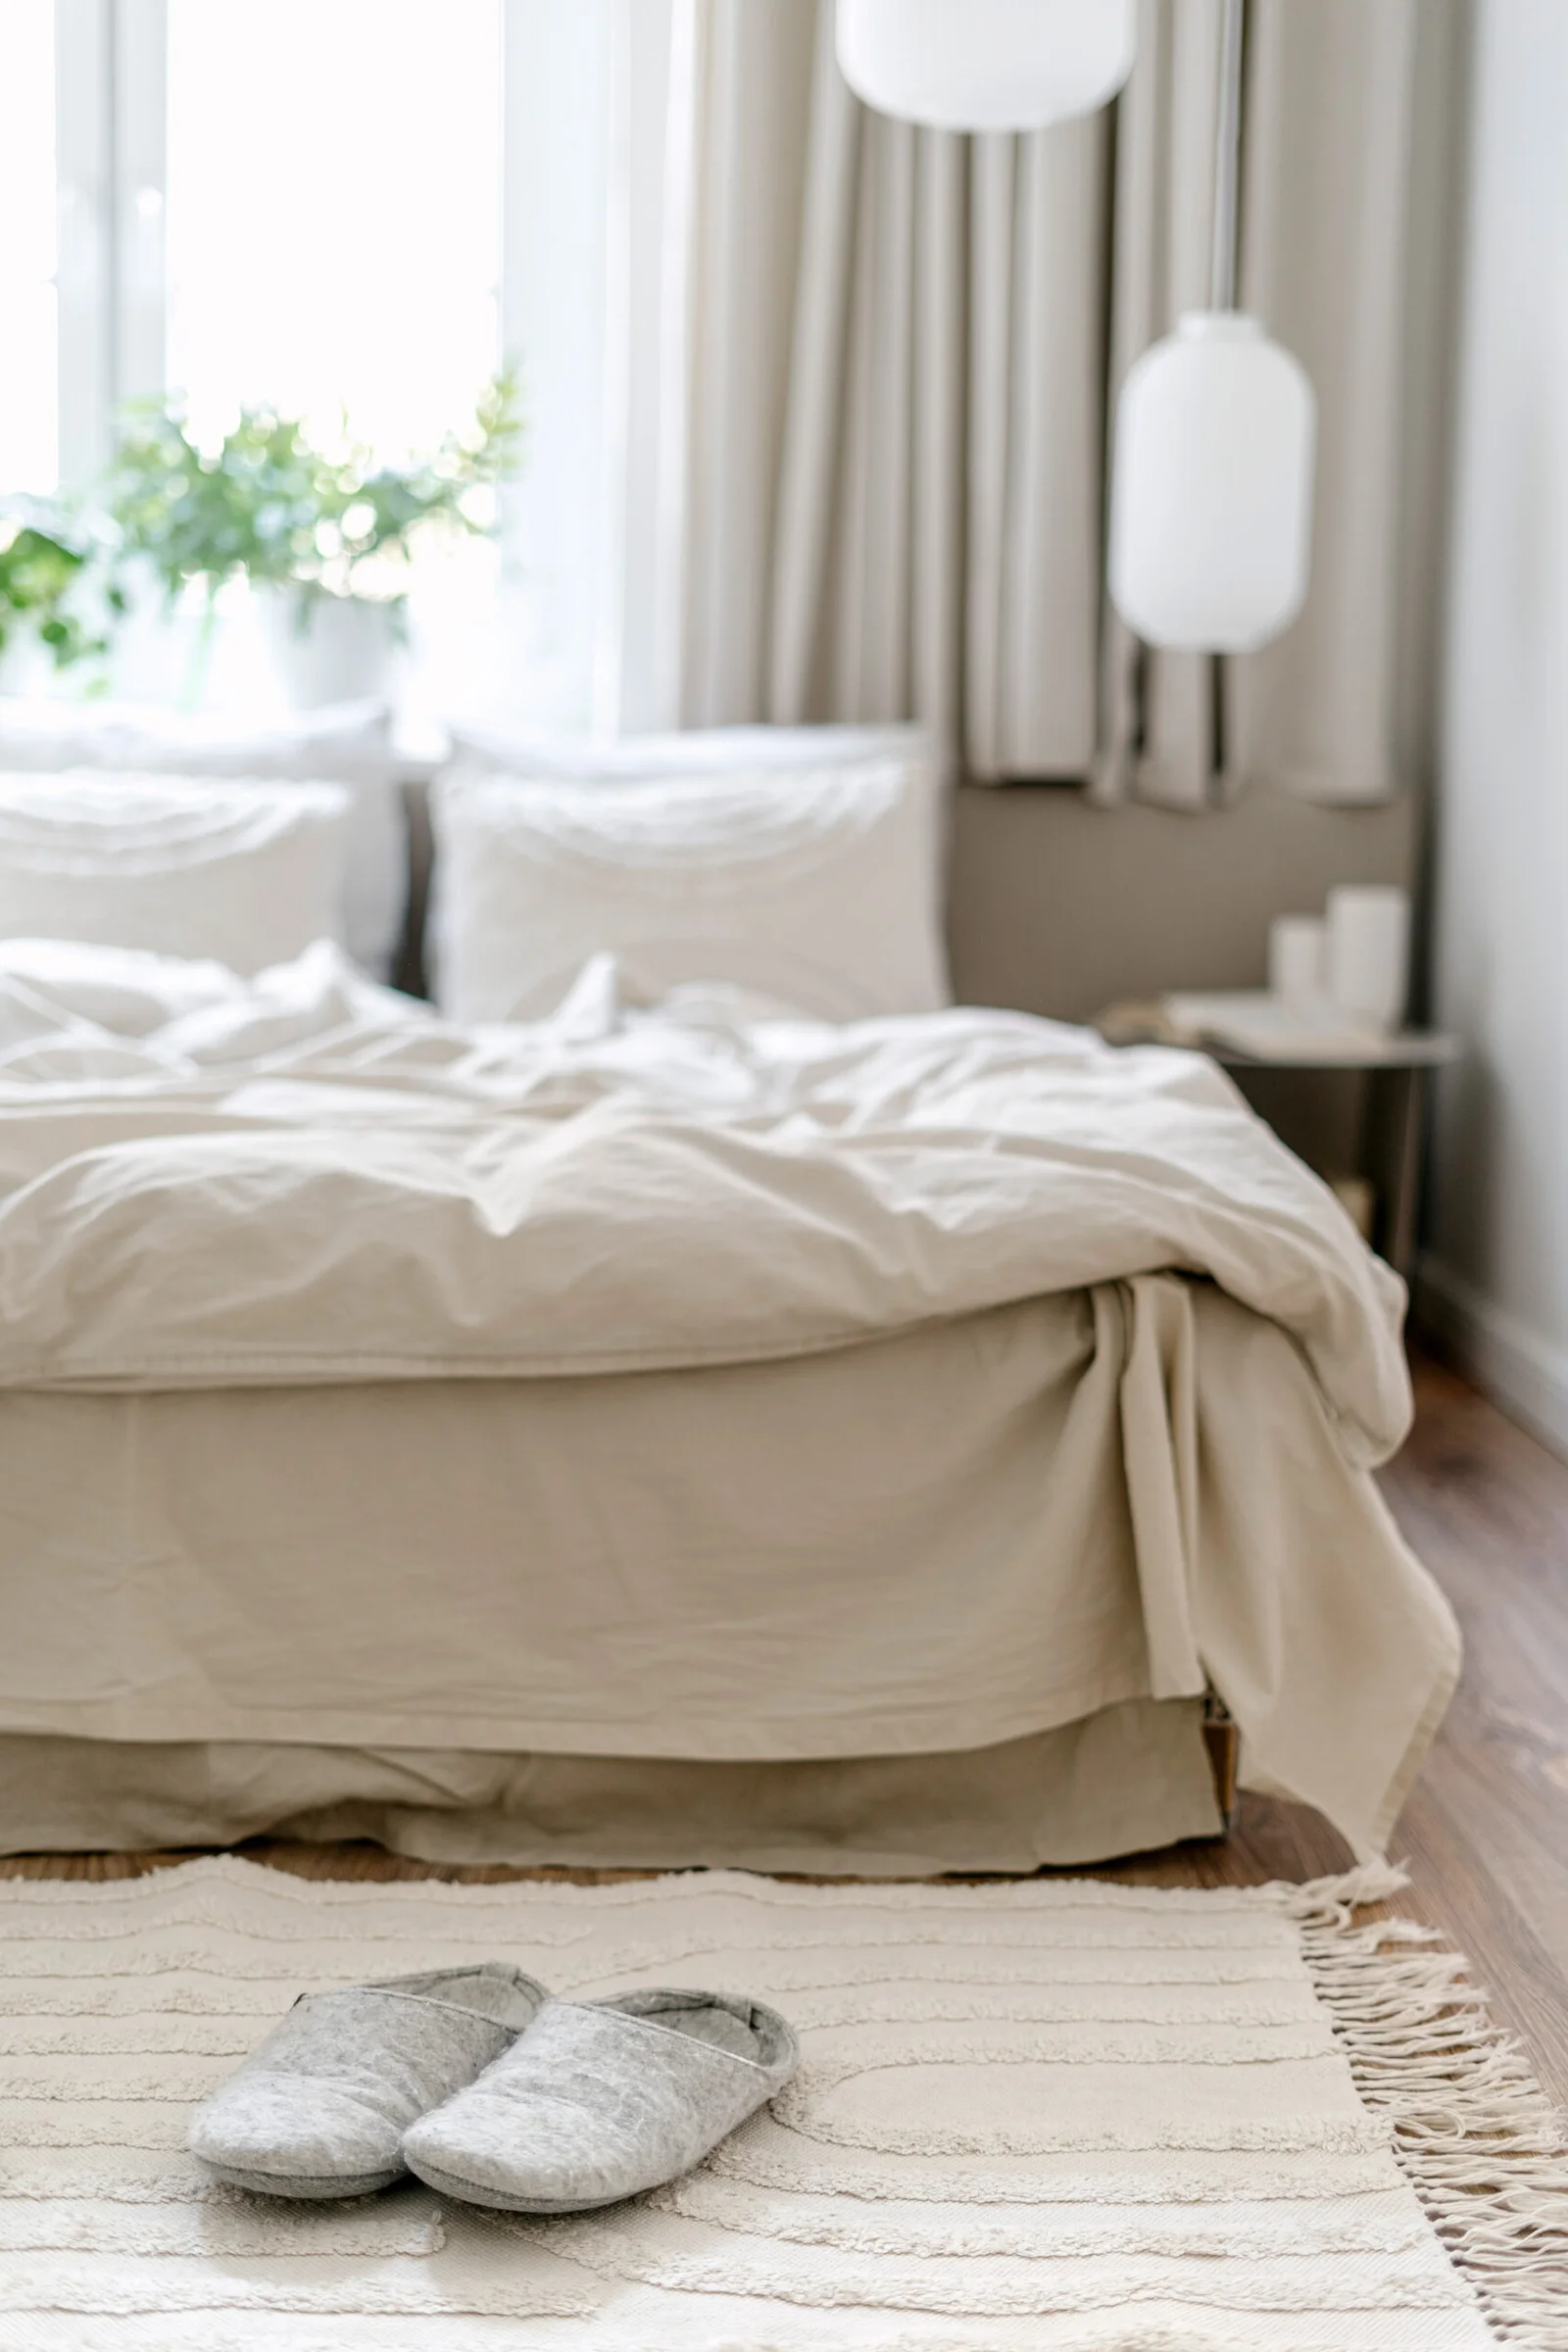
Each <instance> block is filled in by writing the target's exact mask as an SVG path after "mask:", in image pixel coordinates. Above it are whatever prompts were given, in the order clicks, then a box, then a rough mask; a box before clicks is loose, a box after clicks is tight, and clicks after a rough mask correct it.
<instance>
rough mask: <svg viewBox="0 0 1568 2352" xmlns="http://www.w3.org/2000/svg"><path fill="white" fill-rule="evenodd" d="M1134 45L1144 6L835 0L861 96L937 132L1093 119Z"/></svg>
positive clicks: (848, 69)
mask: <svg viewBox="0 0 1568 2352" xmlns="http://www.w3.org/2000/svg"><path fill="white" fill-rule="evenodd" d="M1136 45H1137V15H1136V0H838V52H839V66H840V68H841V70H842V72H843V74H844V78H845V80H846V81H847V82H848V83H849V85H850V87H851V89H852V90H854V91H855V93H856V95H857V97H859V98H863V99H864V100H865V103H866V105H867V106H874V107H875V108H876V110H877V112H878V113H879V114H883V115H896V116H898V117H899V118H900V119H901V120H902V121H904V122H907V123H928V124H930V125H931V126H932V127H933V128H935V129H938V130H1039V129H1042V128H1043V127H1044V126H1045V124H1046V123H1061V122H1064V121H1065V120H1066V119H1067V118H1068V117H1069V116H1071V115H1089V114H1093V113H1094V111H1095V109H1096V108H1097V107H1101V106H1103V105H1104V103H1105V101H1106V100H1107V99H1108V98H1113V97H1114V96H1115V94H1116V92H1117V91H1118V90H1119V89H1120V88H1121V85H1122V83H1123V82H1124V81H1125V80H1126V78H1127V76H1128V74H1129V73H1131V72H1132V66H1133V55H1134V51H1135V48H1136Z"/></svg>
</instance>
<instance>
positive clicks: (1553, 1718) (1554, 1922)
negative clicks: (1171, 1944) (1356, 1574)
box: [0, 1361, 1568, 2103]
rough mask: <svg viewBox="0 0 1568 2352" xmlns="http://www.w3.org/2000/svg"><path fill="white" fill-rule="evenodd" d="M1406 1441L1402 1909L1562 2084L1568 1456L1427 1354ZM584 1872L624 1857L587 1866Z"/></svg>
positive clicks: (1298, 1842) (323, 1850)
mask: <svg viewBox="0 0 1568 2352" xmlns="http://www.w3.org/2000/svg"><path fill="white" fill-rule="evenodd" d="M1416 1386H1417V1397H1418V1403H1419V1412H1418V1417H1417V1423H1416V1430H1415V1434H1414V1436H1413V1438H1412V1439H1411V1441H1410V1443H1409V1445H1408V1446H1406V1447H1405V1449H1404V1451H1403V1452H1402V1453H1401V1454H1400V1456H1399V1458H1398V1460H1397V1462H1396V1463H1395V1464H1394V1465H1393V1467H1392V1468H1391V1469H1389V1470H1388V1471H1387V1472H1385V1473H1384V1476H1383V1484H1384V1489H1385V1492H1386V1493H1387V1495H1388V1497H1389V1500H1390V1502H1391V1503H1392V1505H1393V1507H1394V1510H1395V1512H1396V1513H1397V1517H1398V1520H1399V1523H1400V1525H1401V1526H1402V1528H1403V1530H1404V1533H1405V1535H1406V1537H1407V1538H1408V1539H1409V1542H1410V1544H1412V1546H1413V1547H1414V1549H1415V1550H1416V1551H1417V1552H1418V1553H1419V1554H1420V1556H1421V1557H1422V1558H1423V1559H1424V1560H1425V1561H1426V1562H1427V1563H1428V1565H1429V1566H1430V1567H1431V1568H1432V1570H1433V1572H1434V1573H1435V1575H1436V1576H1437V1577H1438V1578H1439V1580H1440V1582H1441V1583H1442V1584H1443V1586H1444V1588H1445V1590H1446V1593H1448V1596H1449V1598H1450V1599H1451V1600H1452V1602H1453V1604H1454V1607H1455V1608H1456V1609H1457V1611H1458V1613H1459V1616H1460V1619H1461V1621H1462V1623H1463V1627H1464V1635H1465V1644H1466V1657H1467V1663H1466V1670H1465V1677H1464V1681H1463V1684H1462V1685H1461V1688H1460V1691H1459V1695H1458V1697H1457V1699H1456V1700H1455V1702H1454V1706H1453V1708H1452V1711H1451V1712H1450V1714H1449V1717H1448V1720H1447V1722H1446V1725H1445V1727H1444V1730H1443V1733H1442V1735H1441V1737H1440V1739H1439V1741H1438V1744H1437V1746H1436V1748H1435V1749H1434V1751H1433V1754H1432V1757H1431V1759H1430V1761H1429V1763H1428V1765H1427V1768H1426V1771H1425V1772H1424V1774H1423V1776H1422V1778H1421V1780H1420V1782H1419V1783H1418V1785H1417V1787H1416V1789H1415V1792H1414V1794H1413V1795H1412V1797H1411V1799H1410V1802H1409V1804H1408V1805H1407V1806H1406V1808H1405V1811H1404V1814H1403V1817H1402V1819H1401V1820H1400V1823H1399V1826H1398V1829H1397V1834H1396V1838H1395V1841H1394V1847H1393V1851H1394V1853H1395V1854H1396V1856H1397V1857H1398V1858H1401V1859H1405V1860H1407V1861H1408V1862H1409V1865H1410V1868H1411V1873H1412V1879H1413V1885H1412V1888H1411V1893H1410V1896H1409V1898H1408V1900H1407V1901H1406V1902H1405V1903H1403V1904H1401V1906H1400V1907H1401V1908H1405V1909H1409V1910H1411V1911H1412V1912H1414V1913H1415V1914H1416V1915H1418V1916H1420V1917H1422V1918H1425V1919H1428V1920H1430V1921H1432V1922H1433V1923H1434V1924H1435V1925H1437V1926H1439V1927H1441V1928H1443V1929H1444V1930H1446V1933H1447V1934H1448V1935H1449V1936H1451V1938H1452V1939H1453V1941H1454V1942H1455V1943H1456V1944H1457V1945H1459V1946H1460V1948H1461V1949H1463V1950H1464V1951H1466V1952H1468V1953H1469V1954H1470V1956H1471V1958H1472V1960H1473V1961H1474V1963H1475V1967H1476V1971H1477V1974H1478V1975H1479V1977H1480V1979H1481V1981H1482V1982H1483V1983H1485V1984H1487V1985H1490V1986H1491V1988H1492V1991H1493V1994H1494V1997H1495V2004H1496V2007H1497V2009H1498V2010H1499V2012H1500V2013H1501V2014H1502V2016H1503V2017H1504V2018H1505V2019H1506V2020H1507V2021H1508V2022H1509V2023H1510V2024H1512V2025H1513V2026H1514V2027H1515V2028H1516V2029H1517V2030H1518V2032H1519V2033H1520V2034H1522V2035H1523V2037H1524V2039H1525V2041H1526V2042H1527V2043H1528V2045H1529V2046H1530V2049H1531V2051H1532V2054H1533V2056H1534V2058H1535V2061H1536V2065H1537V2069H1538V2071H1539V2073H1540V2075H1541V2078H1542V2080H1543V2082H1545V2083H1546V2084H1547V2085H1548V2086H1549V2088H1550V2089H1551V2090H1552V2091H1553V2093H1554V2094H1555V2096H1556V2097H1557V2098H1559V2099H1560V2100H1563V2101H1564V2102H1565V2103H1568V1465H1565V1464H1564V1463H1562V1462H1560V1461H1558V1460H1557V1459H1556V1457H1555V1456H1554V1455H1552V1454H1550V1453H1548V1452H1547V1451H1546V1450H1545V1449H1544V1447H1543V1446H1538V1445H1537V1444H1536V1443H1535V1442H1534V1441H1533V1440H1532V1439H1530V1438H1528V1437H1526V1436H1525V1435H1524V1434H1523V1432H1522V1431H1520V1430H1518V1429H1516V1428H1514V1427H1513V1425H1512V1424H1511V1423H1510V1422H1508V1421H1506V1420H1504V1419H1503V1417H1502V1415H1501V1414H1500V1413H1497V1412H1495V1410H1494V1409H1493V1407H1492V1406H1491V1405H1489V1404H1488V1403H1486V1402H1485V1400H1484V1399H1483V1398H1481V1397H1478V1396H1477V1395H1476V1394H1475V1392H1474V1391H1473V1390H1472V1389H1470V1388H1468V1387H1466V1386H1465V1384H1464V1383H1463V1382H1462V1381H1460V1380H1459V1379H1457V1378H1456V1377H1455V1376H1454V1375H1453V1374H1452V1373H1450V1372H1446V1371H1445V1370H1443V1369H1442V1368H1441V1367H1440V1366H1438V1365H1436V1364H1433V1363H1430V1362H1426V1361H1423V1362H1421V1363H1420V1364H1419V1365H1418V1367H1417V1375H1416ZM245 1850H246V1851H247V1852H248V1853H250V1854H252V1855H253V1856H254V1857H255V1858H256V1859H257V1860H258V1861H265V1862H269V1863H271V1864H274V1865H275V1866H276V1867H278V1868H280V1869H284V1870H292V1871H296V1872H299V1873H300V1874H301V1875H303V1876H305V1877H308V1878H354V1879H394V1878H396V1879H413V1878H458V1879H477V1880H497V1879H511V1878H520V1877H524V1876H529V1875H546V1876H559V1875H568V1874H559V1873H546V1874H529V1873H524V1872H520V1871H511V1870H502V1869H496V1870H468V1869H461V1868H451V1867H445V1866H437V1865H425V1864H422V1863H417V1862H407V1861H403V1860H400V1859H398V1858H396V1857H394V1856H392V1855H388V1854H384V1853H382V1852H380V1851H379V1850H378V1849H377V1848H375V1847H371V1846H304V1845H283V1844H278V1843H275V1842H258V1843H257V1844H255V1845H252V1846H249V1847H247V1848H246V1849H245ZM183 1858H184V1857H181V1856H177V1855H172V1854H171V1855H154V1854H105V1855H83V1854H78V1855H69V1856H59V1857H55V1856H48V1855H43V1856H27V1857H24V1858H21V1859H15V1860H11V1861H5V1860H0V1875H5V1876H9V1877H25V1878H43V1877H62V1878H86V1879H94V1878H96V1879H108V1878H121V1877H127V1876H133V1875H135V1874H136V1873H138V1872H140V1871H142V1870H146V1869H150V1868H156V1867H158V1866H159V1865H160V1864H161V1863H164V1862H171V1861H175V1860H180V1859H183ZM1348 1860H1349V1856H1348V1853H1347V1851H1346V1848H1345V1846H1344V1844H1343V1842H1342V1841H1341V1839H1340V1838H1338V1837H1337V1836H1336V1834H1335V1833H1334V1831H1332V1830H1331V1829H1329V1828H1328V1826H1327V1824H1326V1823H1324V1822H1323V1821H1322V1820H1320V1819H1319V1818H1318V1816H1317V1815H1316V1814H1314V1813H1310V1812H1307V1811H1306V1810H1305V1809H1304V1808H1302V1807H1300V1806H1294V1805H1282V1804H1274V1803H1270V1802H1268V1801H1267V1800H1265V1799H1262V1798H1258V1797H1249V1798H1244V1799H1243V1803H1242V1808H1241V1812H1240V1816H1239V1819H1238V1821H1237V1825H1236V1828H1235V1830H1234V1831H1233V1833H1232V1835H1231V1837H1230V1838H1228V1839H1227V1840H1226V1841H1225V1842H1224V1843H1222V1844H1215V1845H1189V1846H1181V1847H1176V1848H1173V1849H1172V1850H1171V1851H1169V1852H1168V1853H1164V1854H1155V1855H1150V1856H1147V1857H1142V1858H1140V1859H1138V1860H1136V1861H1133V1862H1128V1863H1124V1864H1121V1865H1119V1866H1118V1867H1116V1868H1115V1869H1112V1870H1107V1871H1105V1872H1103V1874H1100V1875H1103V1876H1104V1877H1106V1878H1115V1879H1121V1880H1124V1881H1127V1882H1130V1883H1137V1884H1141V1885H1147V1886H1163V1887H1177V1886H1179V1887H1221V1886H1225V1887H1234V1886H1254V1885H1257V1884H1259V1883H1260V1882H1261V1881H1263V1880H1265V1879H1275V1878H1279V1879H1303V1878H1312V1877H1316V1876H1318V1875H1319V1874H1321V1873H1323V1872H1327V1871H1335V1870H1342V1869H1344V1868H1345V1867H1346V1866H1347V1864H1348ZM569 1875H571V1876H574V1877H579V1878H596V1877H609V1876H614V1875H624V1874H613V1873H596V1872H577V1873H571V1874H569Z"/></svg>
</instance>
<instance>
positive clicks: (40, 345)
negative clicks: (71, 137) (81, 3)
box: [0, 0, 60, 491]
mask: <svg viewBox="0 0 1568 2352" xmlns="http://www.w3.org/2000/svg"><path fill="white" fill-rule="evenodd" d="M54 16H55V12H54V0H6V14H5V68H4V73H3V74H0V91H3V93H4V94H3V97H0V319H4V322H5V323H4V358H3V363H0V491H17V490H27V491H48V490H52V489H53V488H54V487H55V484H56V482H57V481H58V479H59V474H60V430H59V357H58V354H59V295H58V291H57V288H56V284H55V268H56V227H55V209H56V208H55V25H54Z"/></svg>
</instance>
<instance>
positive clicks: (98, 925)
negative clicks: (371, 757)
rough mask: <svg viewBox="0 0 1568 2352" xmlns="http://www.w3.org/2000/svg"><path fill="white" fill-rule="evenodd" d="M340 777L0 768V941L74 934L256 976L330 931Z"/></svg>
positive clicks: (341, 827) (340, 860)
mask: <svg viewBox="0 0 1568 2352" xmlns="http://www.w3.org/2000/svg"><path fill="white" fill-rule="evenodd" d="M349 806H350V804H349V796H348V793H347V792H346V791H345V790H344V788H343V786H342V785H340V784H255V783H247V782H235V783H228V782H225V781H216V782H209V781H203V780H200V779H197V778H194V777H180V778H176V779H171V778H169V777H166V776H135V775H124V776H122V775H116V776H114V777H109V776H105V775H103V774H101V773H98V774H95V773H91V772H88V773H83V772H80V771H77V772H74V773H69V772H68V773H67V774H64V775H33V776H22V775H12V776H3V775H0V939H19V938H22V939H72V940H81V941H85V942H87V943H88V944H89V945H93V946H97V947H113V948H143V949H149V950H152V951H153V952H154V953H156V954H158V955H162V956H192V957H211V958H212V959H213V960H214V961H215V962H218V963H222V964H226V965H227V966H228V968H229V969H230V970H231V971H235V972H245V973H251V972H259V971H261V970H263V969H264V968H265V967H266V966H267V965H268V964H270V963H283V962H286V961H288V960H289V959H290V958H291V957H293V956H298V955H301V954H302V953H303V952H304V950H305V949H306V948H308V947H309V946H310V945H311V943H312V941H313V940H317V939H325V938H331V937H333V936H335V934H336V931H337V924H338V906H339V900H340V897H341V892H342V882H343V869H344V858H345V852H346V847H347V838H348V825H349Z"/></svg>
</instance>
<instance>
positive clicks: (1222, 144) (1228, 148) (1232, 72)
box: [1208, 0, 1245, 311]
mask: <svg viewBox="0 0 1568 2352" xmlns="http://www.w3.org/2000/svg"><path fill="white" fill-rule="evenodd" d="M1244 8H1245V0H1224V16H1223V19H1222V21H1221V25H1220V51H1219V112H1218V117H1217V120H1216V123H1215V130H1214V243H1213V249H1212V251H1211V253H1210V256H1209V270H1208V307H1209V309H1210V310H1211V311H1234V310H1235V308H1236V280H1237V252H1238V244H1239V233H1240V231H1239V221H1240V209H1241V203H1240V200H1241V171H1242V23H1243V15H1244Z"/></svg>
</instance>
